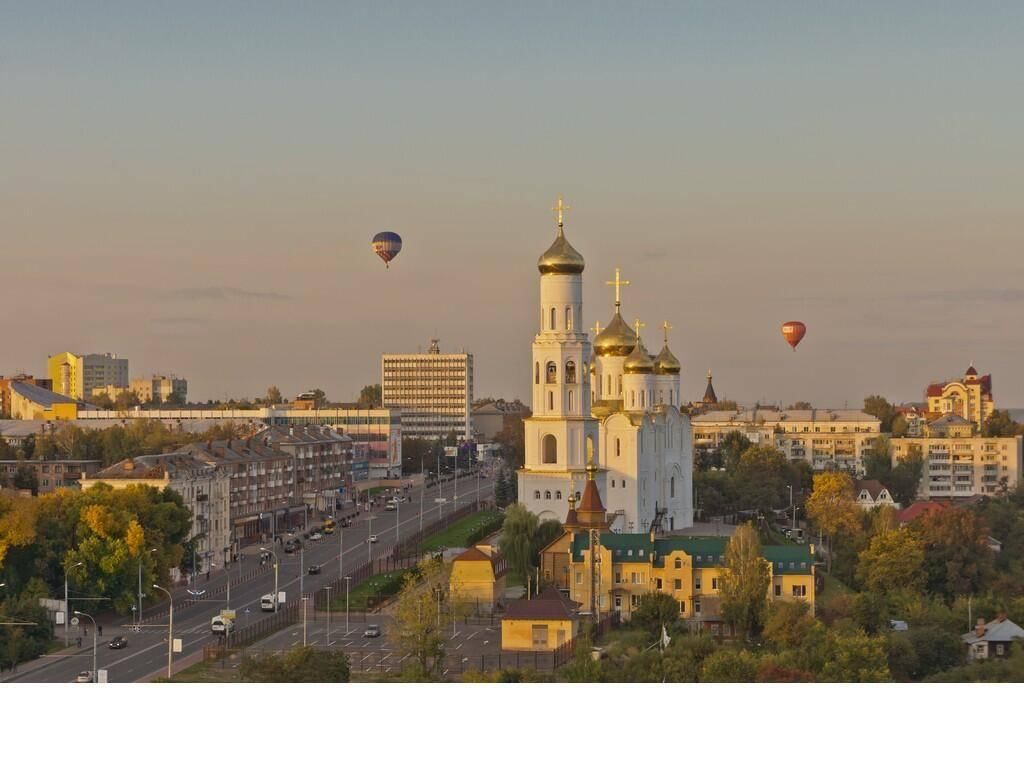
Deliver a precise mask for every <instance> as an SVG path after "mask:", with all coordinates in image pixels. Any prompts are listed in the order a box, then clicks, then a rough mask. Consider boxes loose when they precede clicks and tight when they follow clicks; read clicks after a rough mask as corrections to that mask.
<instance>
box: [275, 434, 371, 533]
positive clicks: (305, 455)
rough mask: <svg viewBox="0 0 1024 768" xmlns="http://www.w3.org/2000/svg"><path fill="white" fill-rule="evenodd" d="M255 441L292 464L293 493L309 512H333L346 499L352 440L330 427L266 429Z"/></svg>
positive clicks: (349, 483)
mask: <svg viewBox="0 0 1024 768" xmlns="http://www.w3.org/2000/svg"><path fill="white" fill-rule="evenodd" d="M255 437H256V438H265V439H267V440H268V441H269V444H270V446H271V447H272V448H275V449H277V450H279V451H283V452H285V453H287V454H288V455H290V456H291V457H292V461H293V473H292V482H293V491H292V496H293V497H294V498H295V499H301V500H302V501H303V502H304V503H305V504H307V505H308V506H309V508H310V509H311V510H313V511H316V512H319V513H321V514H326V513H328V512H333V511H334V510H335V509H336V507H337V504H338V503H339V502H340V501H342V500H343V499H345V498H347V496H348V495H349V493H350V487H351V483H352V479H353V478H352V460H353V450H352V438H351V437H349V436H348V435H343V434H341V433H339V432H336V431H335V430H333V429H331V428H330V427H318V426H309V427H301V426H300V427H267V428H266V429H265V430H263V431H262V432H259V433H257V435H256V436H255Z"/></svg>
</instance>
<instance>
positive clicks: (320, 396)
mask: <svg viewBox="0 0 1024 768" xmlns="http://www.w3.org/2000/svg"><path fill="white" fill-rule="evenodd" d="M311 394H312V395H313V407H314V408H324V407H326V406H327V394H326V393H325V392H324V391H323V390H322V389H314V390H313V391H312V393H311Z"/></svg>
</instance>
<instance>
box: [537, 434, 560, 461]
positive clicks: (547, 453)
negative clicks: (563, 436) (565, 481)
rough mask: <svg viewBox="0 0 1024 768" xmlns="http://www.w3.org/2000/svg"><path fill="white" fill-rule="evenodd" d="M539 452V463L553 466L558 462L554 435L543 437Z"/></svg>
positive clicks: (556, 442)
mask: <svg viewBox="0 0 1024 768" xmlns="http://www.w3.org/2000/svg"><path fill="white" fill-rule="evenodd" d="M542 448H543V450H542V451H541V454H542V457H541V461H542V462H543V463H544V464H555V463H557V462H558V440H557V439H556V438H555V436H554V435H544V441H543V444H542Z"/></svg>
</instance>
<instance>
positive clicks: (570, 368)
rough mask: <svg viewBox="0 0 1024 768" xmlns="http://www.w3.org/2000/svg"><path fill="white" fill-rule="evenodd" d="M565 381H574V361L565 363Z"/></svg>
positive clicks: (571, 382) (572, 382)
mask: <svg viewBox="0 0 1024 768" xmlns="http://www.w3.org/2000/svg"><path fill="white" fill-rule="evenodd" d="M565 383H566V384H575V383H576V363H574V362H573V361H572V360H570V361H569V362H567V363H566V364H565Z"/></svg>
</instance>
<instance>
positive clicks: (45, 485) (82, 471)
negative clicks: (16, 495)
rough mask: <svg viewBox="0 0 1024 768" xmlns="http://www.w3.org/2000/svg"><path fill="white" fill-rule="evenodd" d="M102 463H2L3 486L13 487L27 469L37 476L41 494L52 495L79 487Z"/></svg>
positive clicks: (82, 461) (88, 461) (25, 461)
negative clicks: (19, 471) (20, 470)
mask: <svg viewBox="0 0 1024 768" xmlns="http://www.w3.org/2000/svg"><path fill="white" fill-rule="evenodd" d="M101 464H102V462H100V461H99V460H98V459H97V460H95V461H93V460H91V459H26V460H10V461H0V475H2V476H3V478H4V482H3V485H6V486H8V487H13V485H14V476H15V475H16V474H17V473H18V470H19V469H21V468H23V467H24V468H25V469H27V470H28V471H30V472H31V473H32V474H33V475H34V476H35V482H36V488H37V489H38V492H39V493H50V492H51V491H56V490H57V489H59V488H74V489H77V488H78V487H79V481H80V480H81V478H83V477H85V476H86V474H87V473H89V472H95V471H97V470H98V469H99V468H100V466H101Z"/></svg>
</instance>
